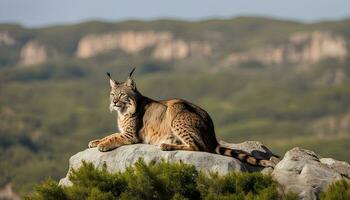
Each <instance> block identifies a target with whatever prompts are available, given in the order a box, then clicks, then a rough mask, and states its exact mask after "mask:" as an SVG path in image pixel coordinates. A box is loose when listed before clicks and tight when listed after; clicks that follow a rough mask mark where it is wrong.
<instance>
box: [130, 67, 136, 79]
mask: <svg viewBox="0 0 350 200" xmlns="http://www.w3.org/2000/svg"><path fill="white" fill-rule="evenodd" d="M135 69H136V67H134V69H132V70H131V72H130V73H129V78H131V76H132V74H133V73H134V71H135Z"/></svg>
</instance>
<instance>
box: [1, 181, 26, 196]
mask: <svg viewBox="0 0 350 200" xmlns="http://www.w3.org/2000/svg"><path fill="white" fill-rule="evenodd" d="M0 199H3V200H20V199H21V198H20V196H19V195H18V194H16V193H15V192H14V191H13V188H12V184H11V183H8V184H6V185H5V186H4V187H3V188H0Z"/></svg>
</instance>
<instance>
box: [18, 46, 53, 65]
mask: <svg viewBox="0 0 350 200" xmlns="http://www.w3.org/2000/svg"><path fill="white" fill-rule="evenodd" d="M47 59H48V51H47V48H46V47H45V46H44V45H43V44H40V43H39V42H37V41H29V42H27V43H26V44H25V45H24V46H23V48H22V49H21V61H20V63H21V64H23V65H35V64H40V63H43V62H45V61H46V60H47Z"/></svg>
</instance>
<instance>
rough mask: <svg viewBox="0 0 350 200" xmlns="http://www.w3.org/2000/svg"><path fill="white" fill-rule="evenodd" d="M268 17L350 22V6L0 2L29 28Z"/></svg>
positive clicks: (8, 18)
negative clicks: (84, 23)
mask: <svg viewBox="0 0 350 200" xmlns="http://www.w3.org/2000/svg"><path fill="white" fill-rule="evenodd" d="M237 16H264V17H274V18H279V19H288V20H296V21H301V22H316V21H322V20H339V19H344V18H349V17H350V0H289V1H287V0H173V1H170V0H123V1H121V0H0V23H19V24H22V25H24V26H27V27H42V26H48V25H57V24H67V23H69V24H72V23H79V22H83V21H88V20H104V21H122V20H128V19H141V20H154V19H164V18H170V19H182V20H205V19H209V18H223V19H226V18H232V17H237Z"/></svg>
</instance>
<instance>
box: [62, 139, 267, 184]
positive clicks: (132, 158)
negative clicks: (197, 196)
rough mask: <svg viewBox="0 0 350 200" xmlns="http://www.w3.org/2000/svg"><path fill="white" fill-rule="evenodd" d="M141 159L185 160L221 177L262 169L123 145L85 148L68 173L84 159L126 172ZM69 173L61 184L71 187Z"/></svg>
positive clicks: (210, 156)
mask: <svg viewBox="0 0 350 200" xmlns="http://www.w3.org/2000/svg"><path fill="white" fill-rule="evenodd" d="M251 147H253V145H252V146H251ZM253 151H254V150H253ZM266 151H268V150H266ZM139 158H143V159H144V161H145V162H146V163H149V162H151V161H155V162H159V161H161V160H162V159H164V160H166V161H169V162H178V161H182V162H184V163H186V164H191V165H194V166H195V167H196V168H197V169H198V170H201V171H204V172H218V173H219V174H227V173H229V172H231V171H241V172H251V171H260V170H262V168H261V167H252V166H249V165H248V164H244V163H241V162H240V161H239V160H237V159H235V158H231V157H227V156H222V155H218V154H212V153H207V152H194V151H162V150H160V149H159V147H157V146H154V145H147V144H134V145H125V146H121V147H119V148H117V149H114V150H112V151H109V152H100V151H98V150H97V149H96V148H91V149H86V150H84V151H82V152H79V153H77V154H76V155H74V156H72V157H71V158H70V160H69V171H71V169H77V168H79V167H80V166H81V165H82V161H83V160H85V161H86V162H91V163H93V164H94V165H95V166H96V167H99V168H100V167H102V166H103V164H104V163H106V164H107V169H108V170H109V171H110V172H116V171H123V170H125V169H126V167H128V166H131V165H133V164H134V163H136V162H137V161H138V160H139ZM69 171H68V174H69ZM68 174H67V176H66V177H65V178H63V179H61V180H60V184H61V185H66V186H68V185H70V184H71V183H70V181H69V180H68Z"/></svg>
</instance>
